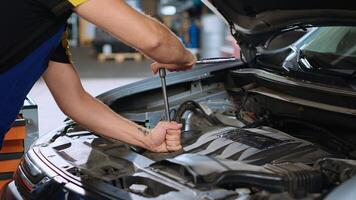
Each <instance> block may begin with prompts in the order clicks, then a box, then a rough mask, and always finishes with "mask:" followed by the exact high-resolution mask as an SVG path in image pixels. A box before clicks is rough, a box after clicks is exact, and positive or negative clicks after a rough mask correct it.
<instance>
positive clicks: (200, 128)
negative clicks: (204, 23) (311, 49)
mask: <svg viewBox="0 0 356 200" xmlns="http://www.w3.org/2000/svg"><path fill="white" fill-rule="evenodd" d="M232 74H234V73H231V74H227V75H226V74H216V75H215V76H213V77H210V78H207V79H204V80H198V81H194V82H190V83H189V84H188V83H187V84H181V85H177V86H174V87H171V88H169V91H170V94H169V95H170V99H171V102H172V105H171V107H172V112H171V115H172V117H173V118H174V119H175V121H177V122H180V123H182V124H183V125H184V127H183V130H182V146H183V149H182V150H181V151H179V152H173V153H152V152H147V151H144V150H142V149H139V148H137V147H132V146H128V145H126V144H123V143H121V142H119V141H116V140H112V139H108V138H103V137H98V136H96V135H93V134H92V133H90V132H88V131H86V130H85V129H82V128H81V127H79V126H78V125H77V124H75V123H73V124H69V125H68V126H67V127H66V128H64V129H63V130H62V131H61V132H60V133H59V134H58V135H57V136H55V137H53V138H52V139H51V142H50V145H48V146H47V147H42V148H41V149H39V151H40V153H41V154H42V155H44V156H46V155H49V154H56V155H59V157H60V158H61V159H63V160H65V162H67V163H69V164H67V167H66V168H63V169H62V171H63V172H64V173H65V174H66V175H68V176H71V177H73V178H76V179H78V180H80V181H81V183H83V184H88V185H93V182H94V181H93V180H95V182H96V183H95V184H94V188H95V190H96V191H101V192H106V193H110V192H108V190H111V189H112V191H114V189H120V190H123V191H126V192H128V193H129V194H130V198H132V199H150V198H155V199H172V200H173V199H246V198H250V199H321V198H323V197H325V196H326V195H327V194H328V193H330V192H331V191H332V189H333V188H335V187H336V186H338V185H340V184H342V183H343V182H345V181H347V180H348V179H350V178H351V177H352V176H353V175H355V173H356V161H355V160H354V159H355V156H356V154H355V150H356V146H355V144H356V142H355V141H356V137H355V136H354V135H353V134H352V132H353V131H354V130H356V129H354V126H355V124H349V122H350V121H352V120H354V116H351V115H347V114H344V113H337V112H331V111H330V110H323V109H320V108H319V107H317V106H319V105H316V104H315V105H316V106H306V105H303V104H300V103H299V102H296V101H294V102H291V101H287V100H285V99H280V98H275V97H273V96H271V95H266V94H264V93H261V92H256V91H261V90H258V89H261V88H265V87H266V84H263V87H262V85H261V84H260V83H258V81H256V79H255V78H251V77H250V75H246V76H243V75H241V74H238V76H240V79H238V80H236V79H234V78H232V77H233V76H232ZM235 75H236V74H235ZM271 85H272V84H271ZM273 86H275V85H273ZM285 87H288V86H285ZM268 89H270V90H273V91H280V90H278V88H277V89H276V88H274V87H270V88H268ZM279 89H280V88H279ZM264 91H268V90H264ZM274 94H276V93H274ZM144 95H145V94H137V95H136V96H135V95H133V96H130V97H128V98H123V99H119V100H117V101H115V102H113V103H112V104H111V105H110V106H111V107H112V108H113V109H114V110H115V111H117V112H118V113H120V114H122V115H124V116H126V117H127V118H129V119H131V120H134V121H135V122H137V123H139V124H142V125H144V126H146V127H148V128H152V127H153V126H154V125H155V124H156V123H157V122H158V121H160V120H161V119H163V113H164V112H163V102H162V100H161V96H160V95H161V94H160V91H159V90H155V91H150V95H149V99H147V98H142V96H144ZM304 95H306V96H307V94H304ZM296 96H297V95H296ZM138 97H140V98H138ZM133 99H136V101H137V104H136V105H135V106H134V107H130V106H129V102H130V101H133ZM309 100H312V99H309ZM140 103H141V104H140ZM119 105H127V106H125V107H120V106H119ZM137 105H140V106H137ZM325 118H327V119H328V120H322V119H325ZM330 120H331V122H335V123H331V122H330ZM48 159H49V160H50V161H51V158H48ZM57 159H58V158H57ZM51 162H52V161H51ZM53 162H54V161H53ZM98 182H102V184H103V185H104V186H103V188H105V191H104V189H102V190H101V189H100V187H97V183H98ZM94 188H93V189H94ZM110 188H111V189H110Z"/></svg>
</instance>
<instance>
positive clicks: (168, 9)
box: [161, 6, 177, 15]
mask: <svg viewBox="0 0 356 200" xmlns="http://www.w3.org/2000/svg"><path fill="white" fill-rule="evenodd" d="M176 13H177V8H176V7H175V6H164V7H162V8H161V14H162V15H175V14H176Z"/></svg>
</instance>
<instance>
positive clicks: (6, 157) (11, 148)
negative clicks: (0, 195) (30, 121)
mask: <svg viewBox="0 0 356 200" xmlns="http://www.w3.org/2000/svg"><path fill="white" fill-rule="evenodd" d="M25 125H26V122H25V120H24V119H23V118H21V117H19V118H18V119H17V120H16V121H15V123H14V124H13V127H12V128H11V129H10V130H9V132H8V133H7V134H6V135H5V138H4V144H3V147H2V149H1V151H0V191H1V190H2V189H4V187H5V186H6V185H7V184H8V183H9V182H10V181H12V176H13V174H14V172H15V171H16V169H17V167H18V165H19V164H20V162H21V158H22V156H23V154H24V151H25V148H24V140H25V137H26V128H25Z"/></svg>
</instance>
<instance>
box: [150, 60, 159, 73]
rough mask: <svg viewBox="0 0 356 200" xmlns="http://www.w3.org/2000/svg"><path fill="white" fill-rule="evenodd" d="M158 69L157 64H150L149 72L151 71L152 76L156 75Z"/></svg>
mask: <svg viewBox="0 0 356 200" xmlns="http://www.w3.org/2000/svg"><path fill="white" fill-rule="evenodd" d="M159 68H160V64H159V63H157V62H155V63H153V64H151V70H152V72H153V74H157V73H158V70H159Z"/></svg>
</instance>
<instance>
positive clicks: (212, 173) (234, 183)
mask: <svg viewBox="0 0 356 200" xmlns="http://www.w3.org/2000/svg"><path fill="white" fill-rule="evenodd" d="M151 167H153V168H154V169H155V171H159V172H161V173H162V174H164V175H166V176H170V177H171V178H174V179H177V180H179V181H180V182H182V181H186V182H190V183H193V185H194V186H195V187H197V188H205V189H211V188H214V187H218V188H223V189H229V190H231V189H236V188H241V187H247V188H259V189H261V190H264V189H265V190H268V191H273V192H289V193H290V194H293V195H298V196H300V195H306V194H307V193H310V192H311V193H314V192H320V191H321V190H322V188H323V182H324V180H323V175H322V173H321V172H320V171H317V170H315V169H314V168H312V167H310V166H308V165H305V164H302V163H281V164H277V165H271V164H266V165H263V166H254V165H249V164H244V163H241V162H236V161H232V160H226V159H220V158H212V157H210V156H204V155H199V154H183V155H180V156H178V157H175V158H174V159H167V160H165V161H161V162H158V163H155V164H153V165H151Z"/></svg>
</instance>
